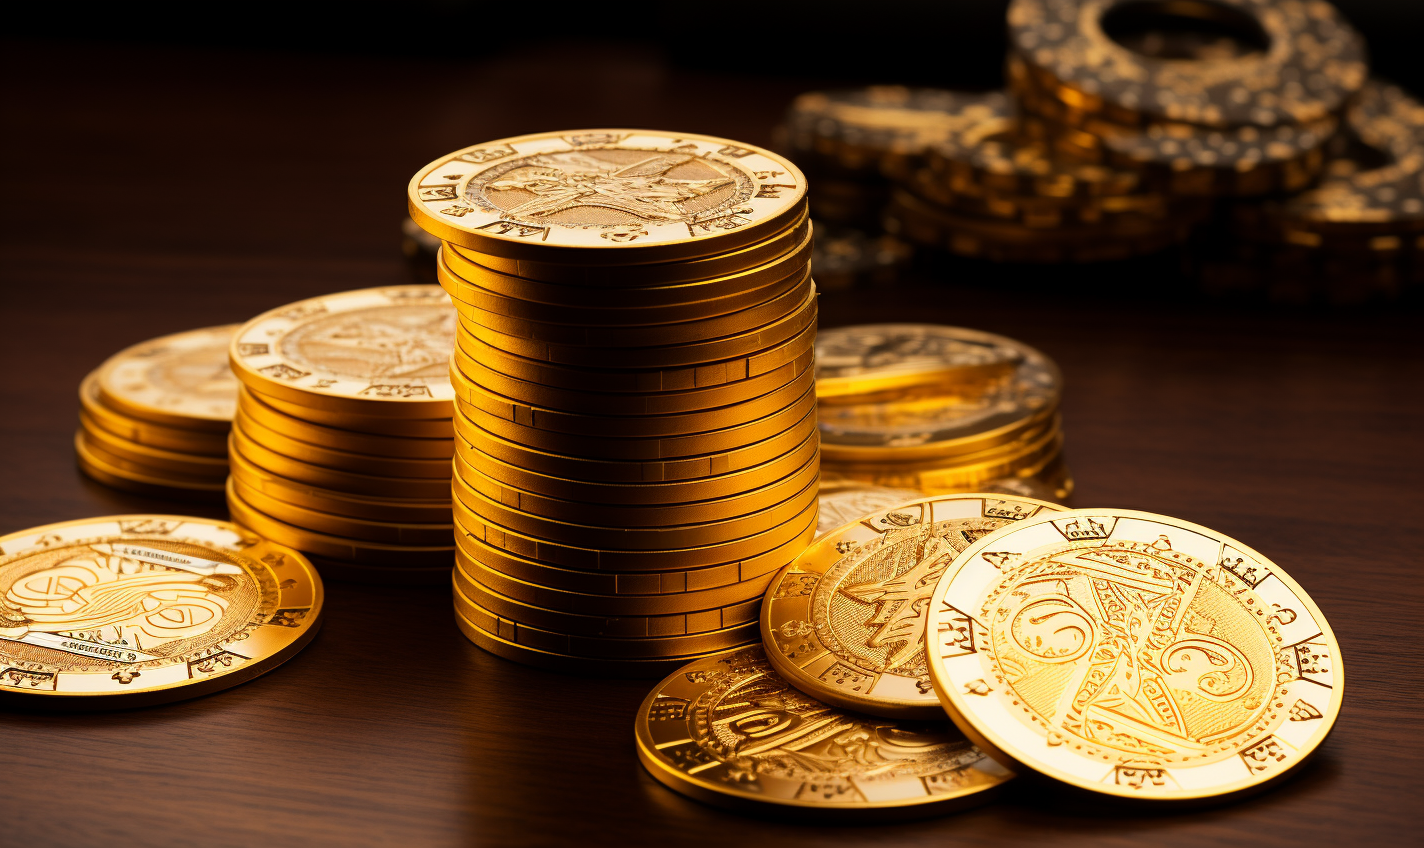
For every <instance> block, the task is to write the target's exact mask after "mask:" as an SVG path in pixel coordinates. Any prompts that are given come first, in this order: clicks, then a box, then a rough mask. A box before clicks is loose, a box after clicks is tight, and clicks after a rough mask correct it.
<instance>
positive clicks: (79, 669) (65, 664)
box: [0, 515, 322, 708]
mask: <svg viewBox="0 0 1424 848" xmlns="http://www.w3.org/2000/svg"><path fill="white" fill-rule="evenodd" d="M321 611H322V585H321V578H320V577H318V576H317V574H316V572H315V571H314V570H313V569H312V567H311V563H309V562H308V561H307V560H306V559H305V558H304V557H303V556H302V555H301V554H299V553H297V552H295V551H293V550H290V549H288V548H284V547H282V546H280V545H276V544H273V543H271V542H268V541H265V540H262V539H259V538H257V537H256V536H253V535H252V534H250V533H248V532H246V531H244V530H242V529H241V528H239V527H237V526H235V525H232V524H228V523H226V522H221V521H209V520H207V519H202V518H188V517H182V516H170V515H122V516H111V517H107V518H92V519H85V520H81V521H69V522H65V523H62V524H51V525H48V526H45V527H38V528H34V529H31V530H25V531H22V532H20V533H11V534H9V535H7V536H3V537H0V697H4V698H10V699H14V700H16V701H24V702H25V703H29V704H32V705H33V704H36V703H41V702H43V703H46V704H47V705H50V706H54V707H97V708H112V707H128V706H138V705H144V704H153V703H161V702H164V701H173V700H178V699H181V698H190V697H194V696H197V695H202V694H206V693H208V692H212V691H216V690H218V689H224V688H227V687H229V686H235V685H237V684H238V683H242V682H245V681H247V680H250V679H251V678H253V677H256V676H257V675H259V674H262V673H264V672H266V671H269V670H271V669H272V668H275V667H276V666H277V665H279V664H280V663H282V662H283V661H285V660H286V659H287V658H288V657H290V656H291V655H292V654H294V653H296V652H297V651H298V650H300V649H301V648H302V647H303V646H304V645H305V644H306V643H307V642H308V641H310V639H311V637H312V636H314V635H315V633H316V630H317V627H318V626H319V625H320V619H321Z"/></svg>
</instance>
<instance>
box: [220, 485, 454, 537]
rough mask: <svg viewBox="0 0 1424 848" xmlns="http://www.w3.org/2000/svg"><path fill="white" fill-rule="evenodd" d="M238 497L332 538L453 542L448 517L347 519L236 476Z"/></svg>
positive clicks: (264, 511) (257, 507)
mask: <svg viewBox="0 0 1424 848" xmlns="http://www.w3.org/2000/svg"><path fill="white" fill-rule="evenodd" d="M228 485H229V486H231V487H232V490H233V491H234V492H236V493H237V496H238V497H239V498H241V499H242V501H243V502H244V503H246V504H249V505H250V506H252V508H253V509H256V510H257V511H259V512H262V513H264V514H267V515H272V516H278V517H280V518H281V520H282V521H284V522H286V523H287V524H291V525H292V526H294V527H297V528H300V529H303V530H312V531H315V532H318V533H324V534H328V535H332V536H344V537H348V538H352V539H359V540H361V541H363V542H383V543H386V544H391V545H413V546H429V545H442V544H444V543H445V542H448V541H453V540H454V538H455V528H454V526H453V525H452V524H451V523H450V521H449V517H450V516H449V515H448V513H447V515H446V519H447V520H446V521H445V523H443V524H415V523H406V522H396V521H369V520H362V519H359V518H348V517H346V516H342V515H335V514H333V513H329V512H321V511H320V510H315V509H308V508H307V507H304V506H299V505H297V504H293V503H288V502H287V501H283V500H278V499H277V498H274V497H272V496H271V495H268V494H266V493H264V492H263V491H262V490H261V489H257V488H253V487H251V486H248V485H246V484H245V483H243V482H242V478H241V477H238V476H236V475H233V477H232V478H231V480H230V481H229V483H228Z"/></svg>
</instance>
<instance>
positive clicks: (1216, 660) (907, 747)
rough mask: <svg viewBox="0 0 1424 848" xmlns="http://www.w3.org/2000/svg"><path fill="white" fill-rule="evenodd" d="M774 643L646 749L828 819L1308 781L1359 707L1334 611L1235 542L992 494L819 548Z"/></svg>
mask: <svg viewBox="0 0 1424 848" xmlns="http://www.w3.org/2000/svg"><path fill="white" fill-rule="evenodd" d="M762 639H763V645H764V650H755V649H744V650H742V651H737V652H729V653H727V654H724V655H722V656H720V657H711V658H707V659H704V660H701V661H699V662H697V663H693V664H691V665H689V666H686V667H684V668H683V669H681V670H679V671H678V672H677V673H676V674H673V675H672V676H670V677H668V678H667V679H666V680H664V681H663V682H662V683H660V684H659V685H658V686H657V688H656V689H654V691H653V692H652V693H651V694H649V695H648V697H647V698H646V699H645V700H644V701H643V704H642V706H641V707H640V708H639V711H638V714H637V716H636V718H635V720H634V735H635V738H636V740H637V746H638V754H639V758H640V759H641V760H642V761H643V763H644V765H645V766H646V767H647V769H648V770H649V772H651V773H652V775H653V776H654V777H655V778H656V779H658V780H659V781H660V782H662V783H663V784H665V785H667V786H669V787H671V788H673V789H675V790H677V791H679V792H682V793H684V794H687V795H689V796H691V797H694V798H697V799H699V800H704V801H707V802H709V803H715V804H721V805H726V806H733V807H736V808H740V809H748V808H751V809H755V808H757V807H760V808H761V809H764V810H766V809H775V808H780V809H782V810H787V811H793V810H796V809H801V810H803V811H807V812H811V811H814V812H815V813H816V814H818V817H820V816H824V815H830V816H857V817H859V816H867V815H868V816H878V817H880V818H887V817H888V818H891V819H902V818H905V817H907V816H908V817H913V816H915V815H917V814H922V813H930V812H935V811H946V810H952V809H956V808H959V807H962V806H965V805H969V804H973V803H976V802H983V801H986V800H988V799H989V798H990V797H992V795H993V794H994V792H993V790H995V789H997V788H998V787H1000V786H1002V785H1004V784H1005V783H1006V782H1008V781H1009V780H1011V779H1012V777H1013V775H1014V774H1026V773H1036V774H1037V775H1039V776H1041V777H1044V778H1048V779H1050V780H1053V781H1057V782H1059V783H1062V784H1064V785H1066V786H1071V787H1075V788H1076V789H1077V790H1079V791H1081V792H1091V793H1097V794H1101V795H1105V796H1114V797H1117V798H1122V799H1130V800H1131V802H1132V803H1138V804H1158V805H1165V804H1171V803H1182V802H1188V801H1201V800H1204V799H1209V798H1220V797H1223V796H1230V795H1237V796H1240V795H1245V794H1248V793H1251V792H1253V791H1256V790H1259V789H1262V788H1264V787H1266V786H1267V785H1269V784H1273V783H1277V782H1279V781H1281V780H1282V779H1283V778H1285V777H1286V776H1287V775H1289V774H1291V773H1292V772H1293V771H1295V770H1296V769H1297V768H1298V767H1299V766H1300V765H1301V764H1303V763H1304V762H1306V761H1307V760H1308V759H1309V758H1310V756H1311V755H1312V754H1313V753H1314V752H1316V751H1317V750H1319V748H1320V746H1321V744H1322V743H1323V742H1324V741H1325V740H1326V738H1327V737H1328V736H1329V734H1330V731H1331V729H1332V728H1333V726H1334V724H1335V721H1336V719H1337V718H1338V717H1339V714H1340V707H1341V702H1342V696H1343V683H1344V675H1343V670H1342V667H1341V659H1340V646H1339V644H1338V642H1337V641H1336V639H1335V637H1334V634H1333V633H1332V632H1331V630H1330V626H1329V624H1328V623H1327V622H1326V620H1325V617H1324V615H1323V614H1322V613H1321V611H1320V609H1319V608H1318V607H1316V605H1315V604H1314V603H1313V602H1312V601H1311V599H1310V597H1309V596H1308V595H1307V594H1306V593H1305V591H1304V590H1303V589H1301V587H1300V586H1299V585H1297V584H1296V583H1295V581H1293V580H1292V579H1291V578H1290V577H1289V576H1288V575H1287V574H1286V573H1285V571H1284V570H1283V569H1282V568H1281V567H1280V566H1279V565H1277V564H1275V563H1273V562H1271V561H1270V560H1267V559H1266V558H1265V557H1263V556H1262V555H1261V554H1259V553H1257V552H1255V551H1253V550H1251V549H1250V548H1248V547H1246V546H1245V545H1243V544H1242V543H1240V542H1238V541H1236V540H1235V539H1232V538H1229V537H1227V536H1225V535H1222V534H1221V533H1218V532H1216V531H1213V530H1210V529H1208V528H1205V527H1200V526H1198V525H1195V524H1191V523H1188V522H1185V521H1181V520H1180V519H1175V518H1170V517H1168V516H1163V515H1154V514H1151V513H1145V512H1135V511H1131V510H1121V509H1092V510H1071V511H1065V510H1061V509H1060V508H1059V507H1057V506H1055V505H1053V504H1050V503H1044V502H1041V501H1035V500H1031V499H1027V498H1019V497H1002V498H1001V497H994V496H988V495H984V494H979V493H969V494H959V495H947V496H941V497H936V498H926V499H922V500H917V501H912V502H909V503H902V504H899V505H896V506H894V507H892V508H890V509H887V510H883V511H880V512H877V513H872V514H869V515H865V516H862V517H860V518H858V519H856V520H854V521H850V522H848V523H846V524H845V525H843V526H842V527H840V528H838V529H836V530H835V531H833V532H831V533H829V534H827V535H826V536H824V537H823V538H821V539H820V540H818V541H817V542H816V543H815V544H813V545H811V546H810V547H809V548H807V549H806V551H805V552H804V553H802V555H801V556H799V557H798V558H797V559H796V561H795V562H794V563H792V564H791V565H789V566H788V567H787V568H786V569H785V570H784V571H783V572H782V573H781V574H779V575H778V576H777V578H776V580H774V581H773V582H772V585H771V586H770V587H769V588H768V590H767V595H766V601H765V603H764V605H763V607H762ZM946 719H949V720H952V722H953V724H952V725H951V724H950V722H949V721H946ZM728 729H730V732H728ZM751 729H755V732H750V730H751ZM887 773H888V774H890V777H889V778H888V779H883V780H878V779H876V778H877V777H884V776H885V775H886V774H887Z"/></svg>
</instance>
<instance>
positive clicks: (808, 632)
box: [761, 494, 1061, 719]
mask: <svg viewBox="0 0 1424 848" xmlns="http://www.w3.org/2000/svg"><path fill="white" fill-rule="evenodd" d="M1060 509H1061V507H1058V506H1055V505H1053V504H1050V503H1047V502H1046V501H1036V500H1033V499H1031V498H1017V497H1011V496H1003V495H993V496H989V495H983V494H966V495H947V496H944V497H938V498H923V499H920V500H917V501H911V502H910V503H905V504H901V505H899V506H895V507H893V508H891V509H888V510H885V511H882V512H877V513H872V514H870V515H865V516H863V517H860V518H858V519H857V520H854V521H852V522H851V523H848V524H846V525H844V526H842V527H841V528H839V529H838V530H835V531H833V532H831V533H829V534H827V535H825V536H823V537H821V538H820V539H818V540H817V541H816V543H815V544H813V545H812V546H811V547H809V548H807V549H806V550H805V551H804V552H803V553H802V554H801V555H800V556H798V557H797V558H796V561H795V562H793V563H792V564H791V565H789V566H787V567H786V569H785V570H784V571H782V572H781V574H779V575H777V578H776V579H775V580H773V581H772V582H771V585H770V586H769V587H768V588H767V591H766V599H765V601H764V602H763V604H762V616H761V617H762V640H763V641H764V642H765V643H766V649H767V655H768V658H769V659H770V661H771V663H772V665H773V666H775V667H776V670H777V671H778V672H780V673H781V674H782V676H784V677H785V678H786V679H787V680H789V681H791V683H792V684H793V685H795V686H796V687H797V688H798V689H801V690H803V691H806V692H810V693H811V694H813V695H815V696H816V697H817V698H820V699H821V700H823V701H826V702H827V703H830V704H834V705H836V706H838V707H842V708H844V709H848V710H855V711H857V712H863V713H870V714H871V715H885V716H896V717H903V718H920V719H933V718H937V717H938V716H940V715H942V714H943V708H942V707H941V706H940V703H939V699H938V698H937V697H936V696H935V693H934V691H933V688H932V686H931V684H930V676H929V667H928V664H927V660H926V656H925V620H926V616H927V614H928V612H929V609H928V603H929V597H930V592H932V591H933V590H934V586H935V582H936V581H937V580H938V579H939V576H940V575H941V574H943V573H944V572H945V570H946V569H947V568H949V565H950V563H951V562H952V561H953V560H954V557H955V556H956V555H957V554H958V553H959V552H960V551H962V550H964V549H965V548H967V547H969V545H970V544H971V543H973V542H974V541H975V540H976V539H978V538H980V537H981V536H986V535H988V534H989V533H992V532H994V531H995V530H998V529H999V528H1000V527H1004V526H1005V525H1008V524H1012V523H1014V522H1016V521H1022V520H1024V519H1025V518H1028V517H1029V516H1033V515H1037V514H1038V513H1040V512H1044V511H1049V512H1055V511H1058V510H1060Z"/></svg>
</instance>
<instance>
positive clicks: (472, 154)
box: [409, 130, 806, 264]
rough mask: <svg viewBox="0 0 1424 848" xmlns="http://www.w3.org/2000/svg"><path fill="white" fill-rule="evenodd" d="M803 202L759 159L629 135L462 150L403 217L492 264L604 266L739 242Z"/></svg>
mask: <svg viewBox="0 0 1424 848" xmlns="http://www.w3.org/2000/svg"><path fill="white" fill-rule="evenodd" d="M805 197H806V181H805V178H804V177H802V175H801V172H800V171H798V170H797V169H796V166H795V165H792V164H791V163H790V162H789V161H787V160H786V159H783V158H781V157H780V156H777V155H776V154H774V153H771V152H769V151H766V150H761V149H758V148H754V147H747V146H744V145H741V144H737V143H735V142H731V141H727V140H725V139H719V138H712V137H709V136H700V135H687V134H678V133H664V132H655V131H634V130H590V131H582V132H568V133H545V134H540V135H527V136H519V137H517V138H508V139H502V140H500V141H493V142H489V143H487V144H481V145H476V146H474V147H467V148H465V149H463V150H459V151H456V152H455V153H452V154H450V155H448V156H443V157H441V158H440V159H437V160H435V161H434V162H432V163H431V164H429V165H427V166H426V167H425V168H423V169H422V170H421V171H420V172H419V173H418V174H416V176H415V177H414V178H413V179H412V180H411V182H410V189H409V201H410V212H411V215H412V217H414V218H415V220H416V221H417V222H418V223H419V224H420V225H421V226H422V227H424V228H425V229H426V230H428V231H430V232H431V233H433V234H435V235H437V236H439V237H440V238H442V239H445V240H446V241H450V242H453V243H455V244H459V245H462V246H465V247H468V248H472V249H474V250H478V251H483V252H485V253H489V254H492V255H496V256H507V257H512V258H519V257H521V256H526V257H528V258H531V259H536V258H537V259H540V260H542V261H549V260H550V259H551V256H550V254H555V255H560V254H564V253H567V254H569V256H568V257H567V260H568V261H578V262H594V263H613V264H621V263H628V264H634V263H637V262H641V261H663V260H664V259H668V258H691V257H695V256H701V255H709V254H712V253H717V252H721V251H723V250H727V249H731V248H733V247H736V246H741V245H744V244H750V243H752V242H754V241H757V240H759V239H760V238H762V237H764V236H765V235H769V234H771V233H772V232H775V231H776V230H779V229H781V228H782V227H784V226H786V225H787V224H789V223H790V222H791V221H792V220H793V219H794V218H796V217H797V216H799V215H800V213H801V211H802V209H803V208H804V204H805ZM610 248H618V249H617V250H610ZM551 249H552V250H551ZM560 249H562V250H560ZM590 253H594V254H597V253H604V254H609V255H605V256H601V257H598V256H590V255H589V254H590ZM645 254H649V255H646V256H645Z"/></svg>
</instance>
